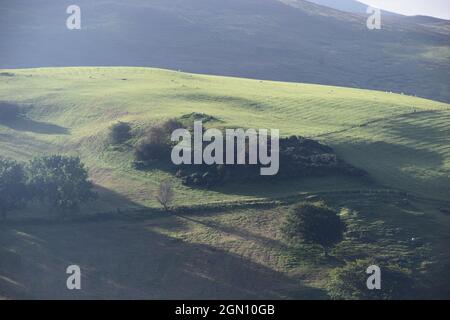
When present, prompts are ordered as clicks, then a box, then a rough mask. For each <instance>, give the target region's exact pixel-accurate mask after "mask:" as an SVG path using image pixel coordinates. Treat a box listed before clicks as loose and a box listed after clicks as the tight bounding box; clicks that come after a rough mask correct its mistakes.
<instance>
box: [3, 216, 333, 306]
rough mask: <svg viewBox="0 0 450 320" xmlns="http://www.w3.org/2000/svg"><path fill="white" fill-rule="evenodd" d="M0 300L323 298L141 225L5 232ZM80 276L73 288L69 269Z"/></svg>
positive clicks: (255, 267) (221, 253)
mask: <svg viewBox="0 0 450 320" xmlns="http://www.w3.org/2000/svg"><path fill="white" fill-rule="evenodd" d="M0 229H1V234H0V295H2V296H5V297H8V298H17V299H23V298H28V299H43V298H48V299H55V298H57V299H295V298H302V299H323V298H326V295H325V294H324V292H323V291H321V290H318V289H315V288H311V287H309V286H307V285H305V284H303V283H302V281H301V279H297V278H291V277H288V276H286V275H284V274H282V273H279V272H276V271H274V270H272V269H269V268H267V267H264V266H262V265H260V264H257V263H254V262H252V261H250V260H248V259H247V258H245V257H242V256H237V255H234V254H231V253H229V252H226V251H223V250H219V249H217V248H214V247H211V246H208V245H199V244H189V243H185V242H182V241H174V239H173V238H170V237H167V236H165V235H162V234H159V233H156V232H153V231H149V230H148V229H147V228H145V225H144V224H142V223H133V222H128V223H126V222H123V221H122V222H119V221H109V222H96V223H84V224H67V225H60V226H57V227H55V226H43V225H38V226H31V225H27V226H22V227H16V228H6V227H0ZM72 264H76V265H78V266H80V268H81V271H82V278H81V279H82V290H79V291H78V290H68V289H67V287H66V279H67V277H68V275H67V274H66V272H65V270H66V268H67V267H68V266H69V265H72Z"/></svg>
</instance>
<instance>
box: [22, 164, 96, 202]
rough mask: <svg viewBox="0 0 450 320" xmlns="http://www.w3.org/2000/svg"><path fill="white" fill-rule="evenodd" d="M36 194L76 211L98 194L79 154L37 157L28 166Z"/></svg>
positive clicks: (32, 187)
mask: <svg viewBox="0 0 450 320" xmlns="http://www.w3.org/2000/svg"><path fill="white" fill-rule="evenodd" d="M27 169H28V175H29V184H30V188H31V190H32V191H33V194H34V196H36V197H37V198H39V199H41V200H45V201H47V202H48V203H49V204H50V205H51V206H53V207H55V208H58V209H62V210H74V209H77V208H78V207H79V205H80V204H81V203H82V202H84V201H87V200H90V199H92V198H94V197H95V193H94V192H93V191H92V183H91V182H90V181H89V180H88V173H87V170H86V169H85V168H84V165H83V164H82V163H81V162H80V158H78V157H66V156H49V157H42V158H35V159H33V160H31V161H30V163H29V165H28V168H27Z"/></svg>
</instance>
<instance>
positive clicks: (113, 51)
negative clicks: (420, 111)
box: [0, 0, 450, 101]
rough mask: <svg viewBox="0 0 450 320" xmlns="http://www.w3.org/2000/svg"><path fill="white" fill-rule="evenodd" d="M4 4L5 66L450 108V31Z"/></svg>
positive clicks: (237, 13)
mask: <svg viewBox="0 0 450 320" xmlns="http://www.w3.org/2000/svg"><path fill="white" fill-rule="evenodd" d="M70 4H72V2H69V1H55V0H39V1H32V2H30V1H25V0H15V1H2V3H1V6H2V8H1V11H2V12H1V15H0V40H1V42H0V67H3V68H20V67H40V66H86V65H91V66H105V65H106V66H124V65H126V66H154V67H164V68H170V69H181V70H184V71H190V72H197V73H209V74H220V75H233V76H239V77H251V78H261V79H272V80H283V81H298V82H309V83H321V84H330V85H340V86H348V87H358V88H370V89H378V90H384V91H394V92H404V93H405V94H410V95H418V96H423V97H427V98H432V99H437V100H442V101H450V90H449V83H450V78H449V74H450V73H449V71H450V70H449V65H450V49H449V43H450V41H449V40H450V27H449V23H448V22H446V21H444V22H442V21H438V22H436V21H431V22H428V21H423V20H420V19H419V21H416V20H415V19H404V18H400V17H399V16H392V17H384V16H383V29H382V30H379V31H370V30H368V29H367V28H366V15H365V14H353V13H345V12H342V11H337V10H334V9H331V8H326V7H323V6H318V5H316V4H313V3H310V2H306V1H301V0H227V1H222V0H128V1H119V0H102V1H87V0H79V1H77V4H78V5H79V6H80V7H81V9H82V30H81V31H70V30H68V29H66V27H65V20H66V17H67V16H68V15H67V14H66V8H67V6H68V5H70Z"/></svg>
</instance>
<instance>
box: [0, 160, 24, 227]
mask: <svg viewBox="0 0 450 320" xmlns="http://www.w3.org/2000/svg"><path fill="white" fill-rule="evenodd" d="M26 197H27V187H26V184H25V173H24V170H23V166H22V165H21V164H19V163H17V162H15V161H12V160H7V159H2V158H0V216H1V217H2V219H6V215H7V213H8V212H9V211H11V210H14V209H18V208H20V207H21V206H22V205H23V204H24V200H25V199H26Z"/></svg>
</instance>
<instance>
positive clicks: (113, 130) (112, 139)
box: [108, 121, 132, 144]
mask: <svg viewBox="0 0 450 320" xmlns="http://www.w3.org/2000/svg"><path fill="white" fill-rule="evenodd" d="M131 137H132V135H131V126H130V125H129V124H128V123H126V122H120V121H119V122H118V123H115V124H113V125H112V126H111V127H110V128H109V134H108V140H109V143H111V144H121V143H124V142H125V141H127V140H129V139H130V138H131Z"/></svg>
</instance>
